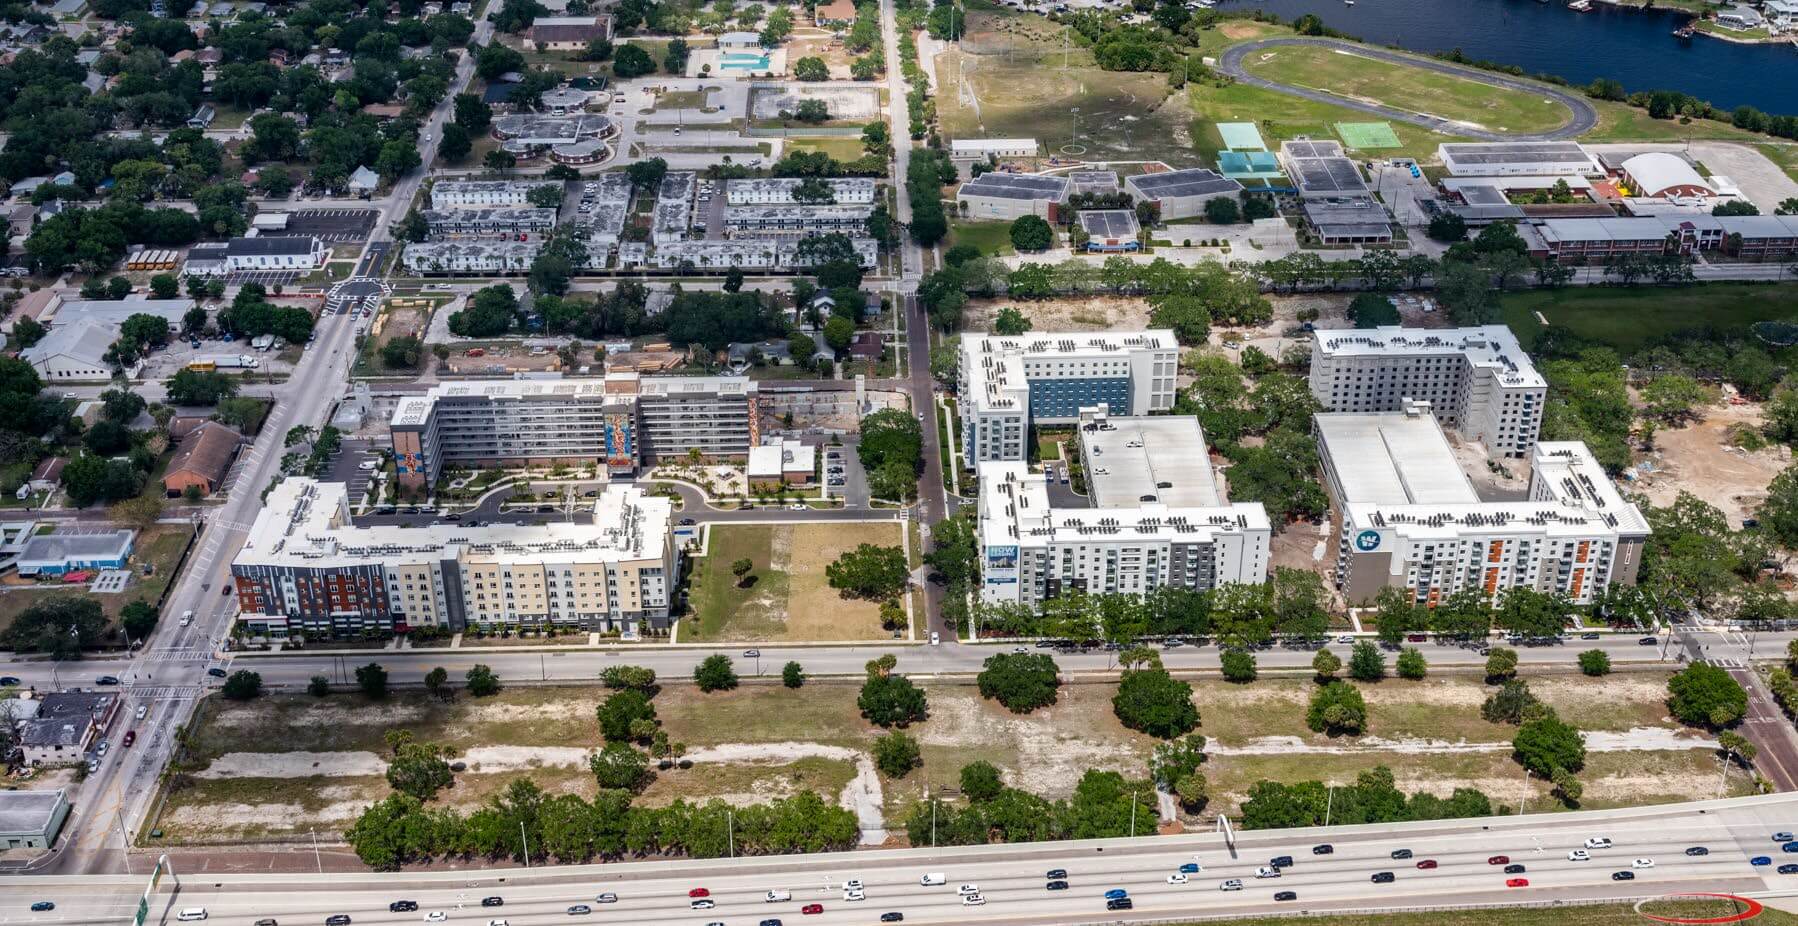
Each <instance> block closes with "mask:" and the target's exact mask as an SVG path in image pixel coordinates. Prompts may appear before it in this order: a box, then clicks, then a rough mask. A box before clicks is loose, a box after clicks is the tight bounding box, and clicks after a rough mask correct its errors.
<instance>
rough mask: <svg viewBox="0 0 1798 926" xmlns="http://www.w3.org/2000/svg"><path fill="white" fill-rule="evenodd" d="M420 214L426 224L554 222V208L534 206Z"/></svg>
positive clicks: (485, 207)
mask: <svg viewBox="0 0 1798 926" xmlns="http://www.w3.org/2000/svg"><path fill="white" fill-rule="evenodd" d="M419 214H420V216H421V217H422V218H423V219H424V220H425V224H426V225H440V224H458V225H460V224H468V223H474V224H486V225H538V226H550V225H554V224H556V210H554V209H539V208H537V207H535V206H475V207H464V208H461V209H425V210H422V211H421V212H420V213H419Z"/></svg>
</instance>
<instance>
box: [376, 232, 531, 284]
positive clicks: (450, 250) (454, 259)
mask: <svg viewBox="0 0 1798 926" xmlns="http://www.w3.org/2000/svg"><path fill="white" fill-rule="evenodd" d="M541 250H543V241H542V239H541V238H535V239H532V240H530V241H513V240H508V239H503V238H487V239H463V240H460V241H415V242H413V243H411V244H408V245H406V250H405V251H403V252H402V253H401V254H400V263H401V265H402V266H404V267H405V268H406V270H407V272H410V273H417V274H430V273H483V274H491V275H495V276H498V275H501V274H510V273H526V272H528V271H529V270H530V269H531V261H533V260H536V259H537V252H538V251H541Z"/></svg>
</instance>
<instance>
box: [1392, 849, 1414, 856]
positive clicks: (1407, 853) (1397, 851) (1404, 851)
mask: <svg viewBox="0 0 1798 926" xmlns="http://www.w3.org/2000/svg"><path fill="white" fill-rule="evenodd" d="M1392 857H1393V858H1410V857H1411V850H1410V849H1393V850H1392Z"/></svg>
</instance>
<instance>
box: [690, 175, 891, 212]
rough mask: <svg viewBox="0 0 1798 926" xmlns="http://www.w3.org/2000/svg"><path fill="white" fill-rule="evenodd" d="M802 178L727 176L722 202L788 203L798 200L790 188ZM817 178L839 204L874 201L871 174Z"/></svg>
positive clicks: (779, 204) (748, 203) (742, 203)
mask: <svg viewBox="0 0 1798 926" xmlns="http://www.w3.org/2000/svg"><path fill="white" fill-rule="evenodd" d="M803 182H804V181H803V180H800V179H796V178H791V177H764V178H759V179H752V180H728V181H726V182H725V184H724V197H725V202H727V203H728V204H730V205H732V206H790V205H793V204H795V203H797V202H798V200H796V199H794V198H793V191H794V190H796V189H798V188H799V184H801V183H803ZM820 182H822V183H823V184H824V185H825V186H827V187H829V188H830V192H831V196H832V197H833V199H834V200H835V201H836V203H837V204H838V205H843V206H854V205H862V206H871V205H873V204H874V192H875V186H876V184H875V183H874V180H873V178H871V177H841V178H836V179H830V180H823V181H820Z"/></svg>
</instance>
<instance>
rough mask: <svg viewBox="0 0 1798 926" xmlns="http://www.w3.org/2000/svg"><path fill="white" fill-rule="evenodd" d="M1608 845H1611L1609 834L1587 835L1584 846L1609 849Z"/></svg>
mask: <svg viewBox="0 0 1798 926" xmlns="http://www.w3.org/2000/svg"><path fill="white" fill-rule="evenodd" d="M1610 847H1611V837H1609V836H1588V837H1586V848H1588V849H1609V848H1610Z"/></svg>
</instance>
